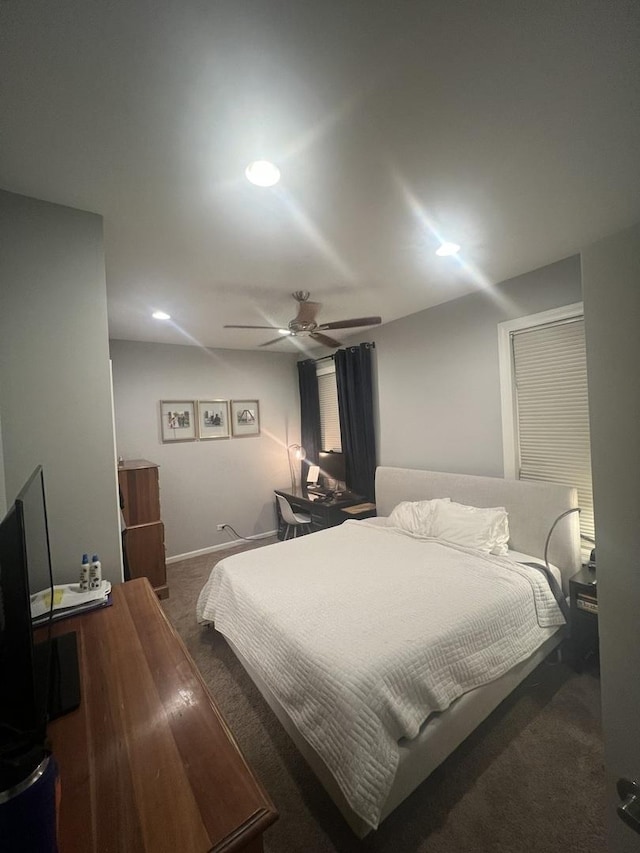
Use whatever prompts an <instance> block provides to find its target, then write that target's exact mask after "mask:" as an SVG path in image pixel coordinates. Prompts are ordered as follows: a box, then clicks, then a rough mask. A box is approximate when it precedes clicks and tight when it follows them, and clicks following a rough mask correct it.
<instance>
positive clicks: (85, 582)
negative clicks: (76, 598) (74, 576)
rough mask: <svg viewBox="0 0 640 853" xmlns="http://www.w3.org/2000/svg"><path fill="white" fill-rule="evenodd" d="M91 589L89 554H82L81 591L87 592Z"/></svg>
mask: <svg viewBox="0 0 640 853" xmlns="http://www.w3.org/2000/svg"><path fill="white" fill-rule="evenodd" d="M88 589H89V555H88V554H83V555H82V563H81V564H80V591H81V592H86V591H87V590H88Z"/></svg>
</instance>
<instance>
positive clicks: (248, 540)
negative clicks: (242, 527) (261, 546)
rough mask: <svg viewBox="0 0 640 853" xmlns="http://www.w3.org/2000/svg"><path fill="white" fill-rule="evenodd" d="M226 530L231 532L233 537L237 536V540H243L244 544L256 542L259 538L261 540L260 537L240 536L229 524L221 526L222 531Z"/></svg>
mask: <svg viewBox="0 0 640 853" xmlns="http://www.w3.org/2000/svg"><path fill="white" fill-rule="evenodd" d="M227 528H228V529H229V530H231V531H232V532H233V534H234V535H235V536H237V538H238V539H244V541H245V542H255V541H256V539H261V538H263V537H261V536H241V535H240V534H239V533H238V531H237V530H236V529H235V528H233V527H232V526H231V525H230V524H223V525H222V530H226V529H227Z"/></svg>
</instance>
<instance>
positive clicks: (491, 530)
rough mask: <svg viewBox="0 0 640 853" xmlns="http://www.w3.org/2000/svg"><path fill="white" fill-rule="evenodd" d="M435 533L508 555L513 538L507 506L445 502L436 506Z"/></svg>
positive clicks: (463, 544) (432, 524)
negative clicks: (481, 505)
mask: <svg viewBox="0 0 640 853" xmlns="http://www.w3.org/2000/svg"><path fill="white" fill-rule="evenodd" d="M431 535H432V536H434V537H435V538H437V539H444V540H445V542H452V543H454V544H455V545H462V546H463V547H465V548H476V549H477V550H479V551H485V552H486V553H487V554H496V555H498V556H505V555H506V553H507V543H508V541H509V517H508V514H507V511H506V509H505V508H504V507H477V506H466V505H465V504H459V503H455V502H454V501H450V502H449V503H441V504H439V505H438V506H437V507H436V508H435V512H434V514H433V518H432V522H431Z"/></svg>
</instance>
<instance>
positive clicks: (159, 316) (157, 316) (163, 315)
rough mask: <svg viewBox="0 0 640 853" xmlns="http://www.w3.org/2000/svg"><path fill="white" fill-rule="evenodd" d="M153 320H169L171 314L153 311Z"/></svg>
mask: <svg viewBox="0 0 640 853" xmlns="http://www.w3.org/2000/svg"><path fill="white" fill-rule="evenodd" d="M151 316H152V317H153V319H154V320H170V319H171V314H166V313H165V312H164V311H154V312H153V314H152V315H151Z"/></svg>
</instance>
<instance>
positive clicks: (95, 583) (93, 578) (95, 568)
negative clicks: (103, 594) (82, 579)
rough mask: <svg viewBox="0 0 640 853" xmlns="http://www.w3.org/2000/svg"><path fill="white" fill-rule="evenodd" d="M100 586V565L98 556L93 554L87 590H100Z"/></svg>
mask: <svg viewBox="0 0 640 853" xmlns="http://www.w3.org/2000/svg"><path fill="white" fill-rule="evenodd" d="M101 586H102V565H101V563H100V560H99V559H98V555H97V554H94V555H93V557H92V558H91V565H90V566H89V589H100V587H101Z"/></svg>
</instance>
